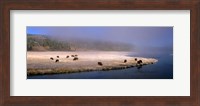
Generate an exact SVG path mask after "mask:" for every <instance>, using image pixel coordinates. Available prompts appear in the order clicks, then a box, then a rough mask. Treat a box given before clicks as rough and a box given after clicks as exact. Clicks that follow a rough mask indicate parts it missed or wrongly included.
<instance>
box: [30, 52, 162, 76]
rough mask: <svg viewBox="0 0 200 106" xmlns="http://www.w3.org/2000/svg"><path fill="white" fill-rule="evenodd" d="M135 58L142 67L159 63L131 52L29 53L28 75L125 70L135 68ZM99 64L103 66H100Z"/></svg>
mask: <svg viewBox="0 0 200 106" xmlns="http://www.w3.org/2000/svg"><path fill="white" fill-rule="evenodd" d="M75 54H77V55H78V60H76V61H73V57H71V55H75ZM56 56H59V58H57V57H56ZM66 56H70V57H69V58H66ZM50 57H53V58H54V60H51V59H50ZM135 58H137V59H138V60H142V62H143V63H142V65H147V64H153V63H155V62H157V61H158V60H156V59H153V58H142V57H131V56H129V52H27V75H37V74H56V73H74V72H84V71H97V70H102V71H107V70H112V69H124V68H130V67H135V66H136V65H137V64H136V63H137V61H135ZM55 59H59V62H55ZM125 59H126V60H127V62H126V63H124V60H125ZM98 62H102V64H103V65H102V66H100V65H98V64H97V63H98Z"/></svg>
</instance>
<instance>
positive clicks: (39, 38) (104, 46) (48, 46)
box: [27, 34, 133, 51]
mask: <svg viewBox="0 0 200 106" xmlns="http://www.w3.org/2000/svg"><path fill="white" fill-rule="evenodd" d="M132 49H133V47H132V46H131V45H129V44H125V43H116V42H106V41H94V40H86V39H77V38H76V39H70V40H69V39H64V40H63V39H62V40H58V39H55V38H52V37H49V36H45V35H32V34H27V50H28V51H88V50H95V51H98V50H99V51H130V50H132Z"/></svg>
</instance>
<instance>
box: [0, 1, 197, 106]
mask: <svg viewBox="0 0 200 106" xmlns="http://www.w3.org/2000/svg"><path fill="white" fill-rule="evenodd" d="M10 10H190V17H191V18H190V26H191V27H190V38H191V39H190V59H191V60H190V62H191V63H190V66H191V67H190V96H172V97H170V96H168V97H167V96H140V97H138V96H122V97H119V96H85V97H84V96H80V97H79V96H58V97H57V96H55V97H54V96H51V97H47V96H42V97H41V96H40V97H36V96H28V97H25V96H20V97H17V96H10ZM0 13H1V16H0V23H1V28H0V34H1V36H0V50H1V51H0V60H1V61H0V68H1V69H0V104H1V105H3V106H7V105H19V106H22V105H24V106H27V105H33V106H41V105H48V106H49V105H52V106H53V105H67V106H71V105H137V106H138V105H139V106H150V105H151V106H199V105H200V70H199V68H200V65H199V59H200V57H199V55H200V52H199V50H200V46H199V44H200V42H199V33H200V32H199V31H200V30H199V28H200V26H199V25H200V24H199V21H200V6H199V0H191V1H188V0H153V1H148V0H113V1H112V0H103V1H101V0H58V1H55V0H42V1H40V0H34V1H30V0H4V1H0ZM19 37H20V36H19Z"/></svg>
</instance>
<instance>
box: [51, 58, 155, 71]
mask: <svg viewBox="0 0 200 106" xmlns="http://www.w3.org/2000/svg"><path fill="white" fill-rule="evenodd" d="M59 58H60V56H56V58H55V59H54V58H53V57H50V59H51V60H53V61H54V60H55V62H56V63H57V62H59ZM66 58H70V56H69V55H67V56H66ZM71 58H73V59H72V60H73V61H77V60H78V59H79V58H78V55H71ZM134 60H135V61H136V66H137V67H139V68H141V66H142V65H143V64H142V63H143V62H142V60H138V59H137V58H135V59H134ZM127 62H128V61H127V59H125V60H124V61H123V63H127ZM97 64H98V65H99V66H103V63H102V62H97ZM151 64H153V63H151Z"/></svg>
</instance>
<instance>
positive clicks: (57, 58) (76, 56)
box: [50, 55, 78, 63]
mask: <svg viewBox="0 0 200 106" xmlns="http://www.w3.org/2000/svg"><path fill="white" fill-rule="evenodd" d="M69 57H70V56H66V58H69ZM71 57H73V60H74V61H75V60H78V55H71ZM59 58H60V56H56V59H55V62H56V63H57V62H59ZM50 59H51V60H54V58H53V57H50Z"/></svg>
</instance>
